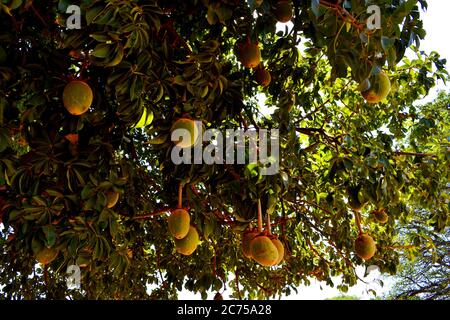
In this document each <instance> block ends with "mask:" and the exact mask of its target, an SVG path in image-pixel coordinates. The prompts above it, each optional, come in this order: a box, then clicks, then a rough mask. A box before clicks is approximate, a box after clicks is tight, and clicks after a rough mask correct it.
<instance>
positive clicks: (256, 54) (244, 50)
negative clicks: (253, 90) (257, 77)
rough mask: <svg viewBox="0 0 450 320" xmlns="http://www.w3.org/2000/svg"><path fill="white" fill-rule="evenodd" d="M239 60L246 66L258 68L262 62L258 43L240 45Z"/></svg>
mask: <svg viewBox="0 0 450 320" xmlns="http://www.w3.org/2000/svg"><path fill="white" fill-rule="evenodd" d="M239 60H240V61H241V63H242V64H243V65H244V66H245V67H246V68H252V69H253V68H256V67H257V66H258V65H259V63H260V62H261V50H260V49H259V46H258V44H257V43H246V44H244V45H242V46H241V47H240V52H239Z"/></svg>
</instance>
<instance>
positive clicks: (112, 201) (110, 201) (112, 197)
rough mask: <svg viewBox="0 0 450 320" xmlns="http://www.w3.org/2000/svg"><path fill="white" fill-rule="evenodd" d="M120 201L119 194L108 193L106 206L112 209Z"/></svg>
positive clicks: (114, 192)
mask: <svg viewBox="0 0 450 320" xmlns="http://www.w3.org/2000/svg"><path fill="white" fill-rule="evenodd" d="M118 200H119V193H118V192H116V191H108V192H107V193H106V206H107V207H108V208H112V207H114V206H115V205H116V203H117V201H118Z"/></svg>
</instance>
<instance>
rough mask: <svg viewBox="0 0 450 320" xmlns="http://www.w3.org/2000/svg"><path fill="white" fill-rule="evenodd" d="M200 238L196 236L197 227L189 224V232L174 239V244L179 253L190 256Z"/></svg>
mask: <svg viewBox="0 0 450 320" xmlns="http://www.w3.org/2000/svg"><path fill="white" fill-rule="evenodd" d="M199 241H200V238H199V236H198V232H197V229H195V228H194V227H192V226H190V227H189V232H188V234H187V235H186V237H184V238H183V239H175V246H176V248H177V251H178V253H181V254H183V255H185V256H190V255H191V254H192V253H193V252H194V251H195V249H197V246H198V243H199Z"/></svg>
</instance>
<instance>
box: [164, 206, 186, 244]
mask: <svg viewBox="0 0 450 320" xmlns="http://www.w3.org/2000/svg"><path fill="white" fill-rule="evenodd" d="M167 223H168V225H169V231H170V233H171V234H172V235H173V236H174V237H175V239H183V238H184V237H186V236H187V234H188V232H189V228H190V223H191V217H190V216H189V212H187V210H184V209H176V210H174V211H173V212H172V213H171V214H170V216H169V218H168V219H167Z"/></svg>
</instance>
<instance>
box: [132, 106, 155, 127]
mask: <svg viewBox="0 0 450 320" xmlns="http://www.w3.org/2000/svg"><path fill="white" fill-rule="evenodd" d="M152 121H153V112H152V111H150V112H147V108H144V112H143V113H142V116H141V118H140V119H139V121H138V122H137V123H136V124H135V125H134V126H133V128H143V127H146V126H148V125H150V124H151V123H152Z"/></svg>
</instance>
